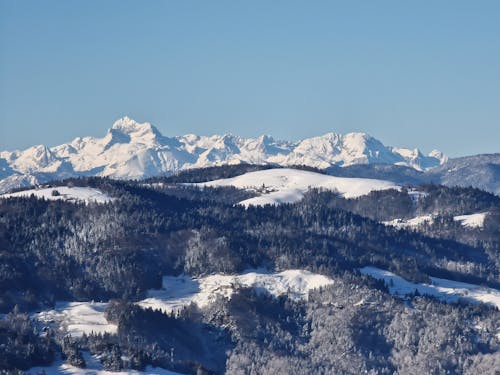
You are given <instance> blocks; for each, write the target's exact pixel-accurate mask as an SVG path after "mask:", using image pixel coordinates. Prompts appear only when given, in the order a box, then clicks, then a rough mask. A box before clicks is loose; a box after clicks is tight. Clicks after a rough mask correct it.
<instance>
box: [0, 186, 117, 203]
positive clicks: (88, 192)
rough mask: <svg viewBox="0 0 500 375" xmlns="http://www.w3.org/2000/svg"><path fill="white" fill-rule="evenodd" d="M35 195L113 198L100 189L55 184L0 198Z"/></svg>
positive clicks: (98, 200) (70, 199) (69, 199)
mask: <svg viewBox="0 0 500 375" xmlns="http://www.w3.org/2000/svg"><path fill="white" fill-rule="evenodd" d="M31 196H35V197H37V198H39V199H46V200H52V201H54V200H63V201H67V202H87V203H88V202H94V203H107V202H110V201H112V200H113V198H111V197H110V196H109V195H107V194H105V193H103V192H102V191H100V190H98V189H93V188H89V187H68V186H55V187H50V188H42V189H29V190H23V191H18V192H16V193H11V194H2V195H0V199H8V198H19V197H31Z"/></svg>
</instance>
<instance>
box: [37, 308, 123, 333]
mask: <svg viewBox="0 0 500 375" xmlns="http://www.w3.org/2000/svg"><path fill="white" fill-rule="evenodd" d="M107 305H108V304H107V303H102V302H101V303H98V302H58V303H57V304H56V308H55V309H54V310H48V311H42V312H41V313H38V314H36V315H35V317H36V319H38V320H39V321H40V322H42V323H44V324H47V325H51V326H52V325H54V324H55V325H57V327H59V329H60V330H63V331H65V332H67V333H69V334H71V335H72V336H74V337H80V336H82V335H83V334H84V333H85V334H90V333H92V332H94V333H105V332H108V333H115V332H116V330H117V326H116V325H115V324H111V323H108V321H107V320H106V318H105V317H104V310H105V309H106V307H107Z"/></svg>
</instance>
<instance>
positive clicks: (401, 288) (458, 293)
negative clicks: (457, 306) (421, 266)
mask: <svg viewBox="0 0 500 375" xmlns="http://www.w3.org/2000/svg"><path fill="white" fill-rule="evenodd" d="M360 271H361V273H362V274H364V275H370V276H372V277H374V278H375V279H378V280H384V282H385V284H386V285H387V286H388V287H389V292H390V293H391V294H395V295H400V296H404V295H406V294H411V293H414V292H415V290H418V292H419V293H420V294H422V295H424V294H426V295H429V296H433V297H436V298H438V299H440V300H442V301H445V302H457V301H458V300H459V299H463V300H466V301H468V302H472V303H479V302H482V303H488V304H491V305H494V306H496V307H497V308H500V291H499V290H497V289H492V288H484V287H480V286H478V285H475V284H468V283H462V282H459V281H452V280H447V279H440V278H437V277H431V281H432V284H417V283H413V282H411V281H407V280H405V279H403V278H402V277H400V276H398V275H395V274H393V273H392V272H389V271H385V270H382V269H380V268H377V267H363V268H361V269H360Z"/></svg>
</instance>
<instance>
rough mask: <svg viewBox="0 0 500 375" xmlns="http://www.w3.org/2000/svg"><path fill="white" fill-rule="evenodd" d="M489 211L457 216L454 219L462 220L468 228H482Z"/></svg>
mask: <svg viewBox="0 0 500 375" xmlns="http://www.w3.org/2000/svg"><path fill="white" fill-rule="evenodd" d="M487 214H488V213H487V212H481V213H477V214H472V215H460V216H455V217H454V218H453V220H455V221H460V222H461V223H462V225H463V226H464V227H468V228H482V227H483V226H484V219H485V218H486V215H487Z"/></svg>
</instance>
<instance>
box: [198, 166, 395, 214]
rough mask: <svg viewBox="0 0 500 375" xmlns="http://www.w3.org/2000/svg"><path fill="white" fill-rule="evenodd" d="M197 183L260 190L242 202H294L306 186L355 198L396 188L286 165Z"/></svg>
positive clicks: (375, 181) (388, 184)
mask: <svg viewBox="0 0 500 375" xmlns="http://www.w3.org/2000/svg"><path fill="white" fill-rule="evenodd" d="M195 185H198V186H211V187H218V186H234V187H236V188H239V189H247V190H251V191H256V192H259V193H261V195H260V196H258V197H254V198H250V199H246V200H244V201H242V202H240V204H242V205H244V206H247V207H248V206H262V205H265V204H280V203H294V202H298V201H300V200H301V199H302V197H303V196H304V194H305V193H306V192H307V191H308V190H309V189H310V188H318V189H319V188H321V189H326V190H333V191H338V192H339V193H340V194H342V195H343V196H344V198H355V197H359V196H361V195H366V194H368V193H370V192H371V191H374V190H386V189H399V187H398V186H397V185H395V184H394V183H392V182H390V181H384V180H373V179H366V178H347V177H334V176H328V175H324V174H320V173H315V172H309V171H302V170H298V169H290V168H276V169H267V170H263V171H256V172H250V173H245V174H243V175H241V176H237V177H233V178H226V179H220V180H215V181H209V182H202V183H198V184H195Z"/></svg>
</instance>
